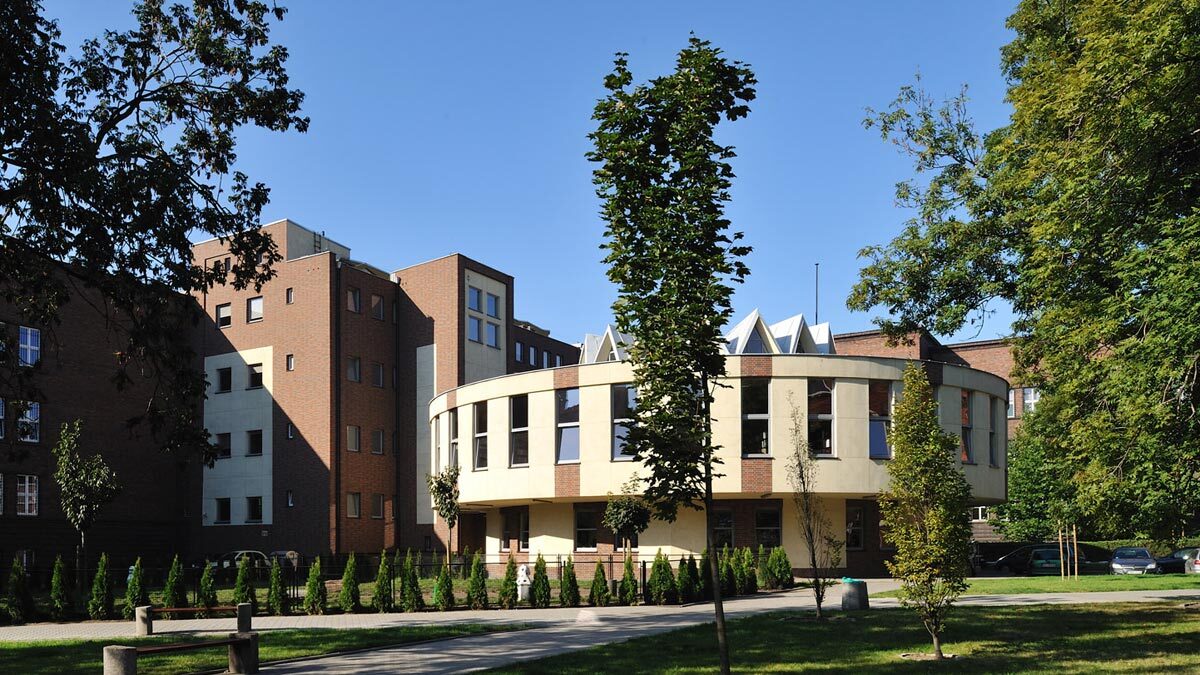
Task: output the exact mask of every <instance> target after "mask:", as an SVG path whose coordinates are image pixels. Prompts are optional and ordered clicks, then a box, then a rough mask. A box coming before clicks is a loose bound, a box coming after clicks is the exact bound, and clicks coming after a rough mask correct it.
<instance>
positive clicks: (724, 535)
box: [713, 510, 733, 551]
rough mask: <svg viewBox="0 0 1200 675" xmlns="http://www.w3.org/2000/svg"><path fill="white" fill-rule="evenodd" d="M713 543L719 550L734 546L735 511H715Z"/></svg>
mask: <svg viewBox="0 0 1200 675" xmlns="http://www.w3.org/2000/svg"><path fill="white" fill-rule="evenodd" d="M713 544H715V545H716V548H717V550H718V551H720V550H721V549H723V548H725V547H726V546H728V547H729V548H733V511H729V510H718V511H713Z"/></svg>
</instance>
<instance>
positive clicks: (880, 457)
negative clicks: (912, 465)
mask: <svg viewBox="0 0 1200 675" xmlns="http://www.w3.org/2000/svg"><path fill="white" fill-rule="evenodd" d="M867 459H878V460H883V461H890V460H891V459H892V456H891V455H871V456H869V457H868V458H867Z"/></svg>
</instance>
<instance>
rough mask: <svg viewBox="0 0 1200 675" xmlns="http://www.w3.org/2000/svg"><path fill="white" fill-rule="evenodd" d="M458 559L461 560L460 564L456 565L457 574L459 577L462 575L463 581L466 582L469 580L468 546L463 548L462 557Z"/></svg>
mask: <svg viewBox="0 0 1200 675" xmlns="http://www.w3.org/2000/svg"><path fill="white" fill-rule="evenodd" d="M460 559H461V560H462V562H461V563H459V565H458V573H459V574H460V575H462V578H463V581H466V580H468V579H470V578H471V547H470V545H467V546H464V547H463V550H462V556H461V557H460Z"/></svg>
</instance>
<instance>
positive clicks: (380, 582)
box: [371, 550, 396, 613]
mask: <svg viewBox="0 0 1200 675" xmlns="http://www.w3.org/2000/svg"><path fill="white" fill-rule="evenodd" d="M371 607H372V608H373V609H374V610H375V611H376V612H380V613H384V612H391V611H394V610H395V609H396V597H395V595H394V587H393V585H392V563H391V561H389V560H388V554H387V551H386V550H385V551H383V552H382V553H380V554H379V571H378V572H377V573H376V574H375V586H374V588H372V589H371Z"/></svg>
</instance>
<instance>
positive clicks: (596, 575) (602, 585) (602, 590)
mask: <svg viewBox="0 0 1200 675" xmlns="http://www.w3.org/2000/svg"><path fill="white" fill-rule="evenodd" d="M610 602H612V592H611V591H610V590H609V588H608V577H607V575H605V574H604V564H603V563H601V562H600V561H599V560H597V561H596V570H595V571H594V572H592V585H591V587H590V588H589V589H588V604H589V605H591V606H592V607H607V606H608V604H609V603H610Z"/></svg>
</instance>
